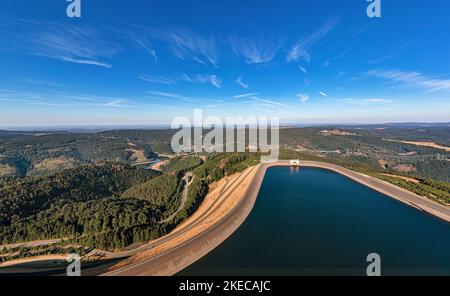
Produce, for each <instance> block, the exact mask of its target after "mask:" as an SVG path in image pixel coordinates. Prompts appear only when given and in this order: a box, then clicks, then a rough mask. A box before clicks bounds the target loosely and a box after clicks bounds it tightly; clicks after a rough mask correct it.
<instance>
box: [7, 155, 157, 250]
mask: <svg viewBox="0 0 450 296" xmlns="http://www.w3.org/2000/svg"><path fill="white" fill-rule="evenodd" d="M159 174H160V173H158V172H155V171H151V170H139V169H135V168H132V167H129V166H127V165H124V164H119V163H99V164H92V165H83V166H80V167H78V168H75V169H70V170H66V171H64V172H61V173H57V174H54V175H51V176H45V177H27V178H22V179H12V180H9V181H4V182H2V183H0V197H1V198H0V225H1V226H2V227H1V234H0V243H5V242H11V241H20V240H22V239H26V240H28V239H39V238H42V237H46V234H50V233H52V234H55V232H54V231H53V232H52V231H50V230H49V228H51V227H53V226H54V225H50V221H49V220H47V219H48V217H47V218H46V219H44V216H45V215H43V214H42V213H45V212H49V213H51V215H52V216H55V217H57V218H59V220H60V221H63V220H64V217H62V216H58V215H60V213H58V212H59V211H58V209H62V208H64V207H65V206H67V205H70V207H72V210H73V211H76V209H75V208H74V205H82V204H85V206H84V208H83V209H82V207H80V208H79V212H72V213H71V214H72V215H79V216H84V215H86V214H87V211H86V210H87V209H86V207H87V206H88V205H91V206H93V205H94V203H95V204H97V201H100V200H102V199H113V198H114V197H119V196H120V195H121V194H122V193H123V192H125V191H126V190H127V189H128V188H130V187H131V186H133V185H135V184H138V183H142V182H146V181H148V180H150V179H152V178H154V177H156V176H158V175H159ZM93 202H94V203H93ZM130 202H131V201H130ZM103 203H104V202H103ZM99 204H101V203H100V202H99ZM97 210H99V209H97ZM94 214H96V213H95V212H92V213H91V215H94ZM101 214H102V215H103V214H104V215H106V213H101ZM88 218H93V216H90V217H88ZM42 219H44V220H42ZM56 220H58V219H56ZM26 221H28V222H30V221H33V225H36V227H35V230H34V231H36V232H33V231H31V230H30V228H28V229H27V228H24V227H25V224H27V223H25V222H26ZM55 222H57V221H55ZM38 225H40V227H41V229H39V227H37V226H38ZM61 231H62V232H66V231H65V230H61ZM64 234H67V233H64Z"/></svg>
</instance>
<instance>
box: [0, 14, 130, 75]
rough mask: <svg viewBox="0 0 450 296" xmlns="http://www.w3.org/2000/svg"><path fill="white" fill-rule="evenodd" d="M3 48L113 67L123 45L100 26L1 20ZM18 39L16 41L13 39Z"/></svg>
mask: <svg viewBox="0 0 450 296" xmlns="http://www.w3.org/2000/svg"><path fill="white" fill-rule="evenodd" d="M0 34H1V35H2V38H1V40H0V44H1V45H2V47H3V48H8V49H10V50H13V51H20V52H23V53H26V54H32V55H35V56H43V57H48V58H52V59H57V60H61V61H66V62H71V63H77V64H85V65H94V66H99V67H105V68H111V67H112V65H111V64H110V63H108V62H105V61H103V60H102V59H109V58H111V57H113V56H114V55H115V54H117V53H118V52H119V51H120V50H121V48H120V47H118V46H117V45H115V44H113V43H110V42H108V41H107V39H106V38H105V36H103V35H102V34H101V33H100V32H99V31H98V30H97V29H94V28H91V27H85V26H80V25H67V24H60V23H56V22H48V21H30V20H10V21H8V22H1V23H0ZM8 40H14V41H15V42H13V43H12V42H9V41H8Z"/></svg>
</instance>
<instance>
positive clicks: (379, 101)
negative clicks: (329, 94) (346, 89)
mask: <svg viewBox="0 0 450 296" xmlns="http://www.w3.org/2000/svg"><path fill="white" fill-rule="evenodd" d="M338 102H340V103H346V104H352V105H370V104H390V103H394V102H395V100H389V99H383V98H366V99H357V98H345V99H339V100H338Z"/></svg>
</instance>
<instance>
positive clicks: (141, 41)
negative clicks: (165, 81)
mask: <svg viewBox="0 0 450 296" xmlns="http://www.w3.org/2000/svg"><path fill="white" fill-rule="evenodd" d="M137 43H138V44H139V45H140V46H141V47H142V48H144V49H145V50H146V51H147V52H148V54H149V55H150V56H151V57H152V58H153V60H154V61H155V63H157V62H158V56H157V55H156V50H155V49H153V44H152V43H151V42H150V41H149V40H148V39H146V38H143V39H137Z"/></svg>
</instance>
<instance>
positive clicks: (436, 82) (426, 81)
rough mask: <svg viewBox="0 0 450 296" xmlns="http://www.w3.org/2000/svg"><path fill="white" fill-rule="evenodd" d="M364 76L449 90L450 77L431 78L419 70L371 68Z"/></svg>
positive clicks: (406, 84)
mask: <svg viewBox="0 0 450 296" xmlns="http://www.w3.org/2000/svg"><path fill="white" fill-rule="evenodd" d="M366 77H375V78H382V79H386V80H388V81H391V82H396V83H400V84H402V85H405V86H410V87H417V88H423V89H426V90H428V91H432V92H433V91H442V90H450V79H441V78H432V77H429V76H428V75H425V74H423V73H421V72H405V71H397V70H391V71H385V70H371V71H367V72H365V73H363V75H362V78H366Z"/></svg>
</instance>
